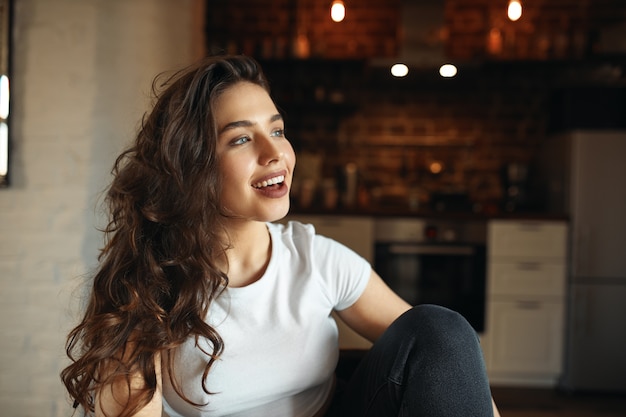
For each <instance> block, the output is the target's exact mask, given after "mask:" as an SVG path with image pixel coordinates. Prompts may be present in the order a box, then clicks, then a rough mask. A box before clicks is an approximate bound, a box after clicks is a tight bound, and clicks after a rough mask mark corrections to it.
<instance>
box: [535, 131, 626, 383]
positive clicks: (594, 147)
mask: <svg viewBox="0 0 626 417" xmlns="http://www.w3.org/2000/svg"><path fill="white" fill-rule="evenodd" d="M538 173H539V175H538V177H537V178H539V180H540V183H541V184H542V187H543V190H544V192H545V195H544V200H545V201H546V202H547V205H548V208H549V209H550V211H553V212H555V213H565V214H566V215H567V216H568V217H569V219H570V231H569V265H568V280H567V286H568V287H567V315H566V317H567V319H566V328H565V344H564V345H565V351H564V364H563V374H562V377H561V378H560V381H559V386H560V388H561V389H563V390H566V391H602V392H626V131H604V130H597V131H583V130H579V131H572V132H568V133H563V134H559V135H556V136H554V137H551V138H548V139H547V140H546V141H545V143H544V144H543V145H542V148H541V150H540V152H539V157H538Z"/></svg>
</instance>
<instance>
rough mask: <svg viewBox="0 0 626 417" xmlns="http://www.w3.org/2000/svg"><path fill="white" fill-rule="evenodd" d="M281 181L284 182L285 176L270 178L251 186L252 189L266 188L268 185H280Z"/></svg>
mask: <svg viewBox="0 0 626 417" xmlns="http://www.w3.org/2000/svg"><path fill="white" fill-rule="evenodd" d="M283 181H285V176H284V175H279V176H278V177H274V178H270V179H269V180H267V181H261V182H257V183H256V184H252V186H253V187H254V188H263V187H267V186H268V185H274V184H280V183H281V182H283Z"/></svg>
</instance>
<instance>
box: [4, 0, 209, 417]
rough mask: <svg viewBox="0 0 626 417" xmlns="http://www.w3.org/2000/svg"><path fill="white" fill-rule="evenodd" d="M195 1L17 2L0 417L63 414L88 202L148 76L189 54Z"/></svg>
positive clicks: (91, 251) (135, 112) (86, 260)
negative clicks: (67, 350) (64, 374)
mask: <svg viewBox="0 0 626 417" xmlns="http://www.w3.org/2000/svg"><path fill="white" fill-rule="evenodd" d="M200 4H201V3H200V2H199V0H177V1H170V0H17V1H15V6H16V10H15V23H14V25H15V26H14V37H15V39H14V41H15V42H14V48H15V49H14V61H13V64H14V65H13V79H12V84H11V87H12V97H11V98H12V108H11V116H12V123H13V124H12V128H13V150H12V166H11V173H12V180H13V184H12V186H11V188H9V189H4V190H0V332H1V337H0V415H2V416H10V417H35V416H36V417H45V416H69V415H70V414H71V412H70V406H69V404H68V400H67V396H66V394H65V391H64V388H63V386H62V384H61V382H60V379H59V372H60V370H61V369H62V368H63V367H64V366H65V365H66V363H67V359H66V358H65V354H64V343H65V337H66V334H67V332H68V330H69V329H70V327H71V326H72V325H73V324H75V320H76V319H77V312H76V309H77V307H78V306H79V305H80V303H81V300H80V295H81V291H80V290H77V288H78V287H79V286H80V284H81V283H82V282H83V281H84V280H85V279H86V277H87V276H88V272H89V269H90V268H91V267H93V266H94V265H95V260H96V256H97V249H98V248H99V247H100V244H101V236H100V234H99V233H97V232H96V230H95V225H96V224H97V223H98V224H102V221H103V220H102V217H100V216H98V215H97V212H96V210H95V208H96V206H97V205H96V203H97V198H96V197H97V195H98V193H99V191H101V190H102V188H103V187H104V186H105V185H106V183H107V181H108V180H109V177H108V173H109V170H110V168H111V164H112V162H113V159H114V158H115V156H116V154H117V153H118V152H119V151H120V150H121V149H122V147H124V145H125V144H126V143H127V142H128V141H130V140H131V139H132V136H133V133H134V132H135V128H136V126H137V124H138V121H139V119H140V117H141V115H142V114H143V112H144V111H145V110H146V109H147V108H148V104H149V99H148V94H149V91H150V87H151V81H152V78H153V77H154V76H155V75H156V74H157V73H158V72H160V71H163V70H168V69H176V68H179V67H181V66H184V65H187V64H189V63H190V62H191V61H192V60H193V59H194V58H195V57H197V53H198V52H197V51H199V48H198V39H199V37H198V30H199V27H198V17H199V14H198V11H199V9H198V8H201V6H200Z"/></svg>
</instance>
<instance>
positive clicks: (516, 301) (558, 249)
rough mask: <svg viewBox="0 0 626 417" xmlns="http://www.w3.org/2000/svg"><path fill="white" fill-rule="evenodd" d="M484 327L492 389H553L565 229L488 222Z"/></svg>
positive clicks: (560, 335) (559, 355)
mask: <svg viewBox="0 0 626 417" xmlns="http://www.w3.org/2000/svg"><path fill="white" fill-rule="evenodd" d="M487 247H488V255H487V256H488V267H487V271H488V272H487V322H486V328H485V333H484V334H483V336H482V343H483V349H484V351H485V360H486V364H487V371H488V373H489V378H490V380H491V383H492V384H494V385H498V384H507V385H529V386H552V385H555V384H556V382H557V379H558V377H559V374H560V372H561V367H562V365H561V363H562V352H563V339H564V334H563V333H564V310H565V280H566V254H567V225H566V223H565V222H561V221H518V220H493V221H491V222H490V223H489V226H488V245H487Z"/></svg>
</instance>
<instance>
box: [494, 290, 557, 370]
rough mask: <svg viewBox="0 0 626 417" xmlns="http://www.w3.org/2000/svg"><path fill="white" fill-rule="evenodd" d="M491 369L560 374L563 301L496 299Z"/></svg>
mask: <svg viewBox="0 0 626 417" xmlns="http://www.w3.org/2000/svg"><path fill="white" fill-rule="evenodd" d="M489 324H490V326H491V328H490V329H489V333H490V338H489V340H490V343H491V346H490V349H489V351H490V358H489V364H488V365H489V371H490V372H497V373H508V374H517V375H528V374H539V375H546V376H549V375H554V376H557V375H558V373H559V372H560V370H561V359H562V353H561V351H562V344H563V342H562V340H563V335H562V332H563V303H559V302H555V303H552V302H542V301H535V300H528V301H524V300H520V301H493V302H491V303H490V308H489Z"/></svg>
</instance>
